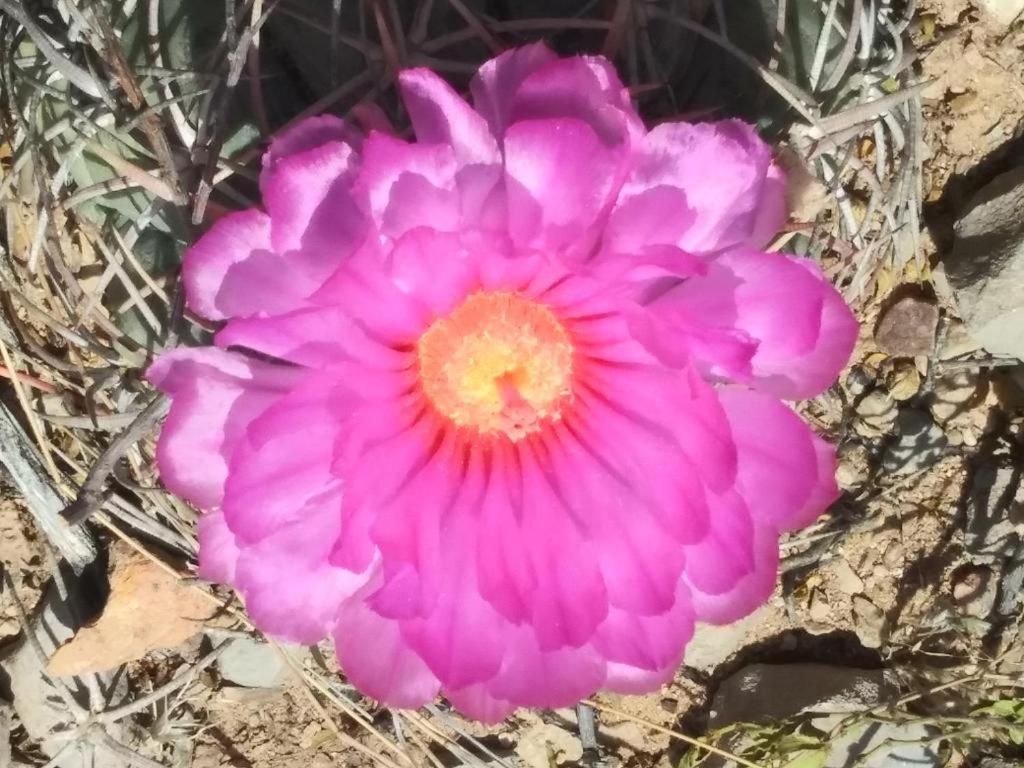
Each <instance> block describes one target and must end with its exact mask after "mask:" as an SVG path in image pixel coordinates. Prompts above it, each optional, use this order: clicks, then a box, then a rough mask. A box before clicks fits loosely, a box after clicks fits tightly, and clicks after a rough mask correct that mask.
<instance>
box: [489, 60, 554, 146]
mask: <svg viewBox="0 0 1024 768" xmlns="http://www.w3.org/2000/svg"><path fill="white" fill-rule="evenodd" d="M557 60H558V56H557V55H556V54H555V53H554V51H552V50H551V49H550V48H548V47H547V45H545V44H544V43H542V42H537V43H531V44H530V45H524V46H521V47H519V48H513V49H511V50H508V51H505V52H504V53H502V54H500V55H498V56H497V57H496V58H493V59H491V60H490V61H487V62H484V64H483V65H482V66H481V67H480V69H479V71H478V72H477V74H476V76H475V77H474V78H473V82H472V83H471V85H470V91H471V92H472V94H473V106H474V107H475V108H476V111H477V112H479V113H480V114H481V115H483V117H484V119H485V120H487V122H488V123H489V124H490V126H491V131H492V132H493V133H494V135H495V136H497V137H498V138H499V139H501V138H502V137H503V136H504V135H505V129H506V128H507V127H508V126H509V124H510V123H511V122H512V108H513V99H514V97H515V93H516V91H517V90H518V89H519V85H520V84H521V83H522V82H523V80H525V79H526V78H527V77H529V76H530V75H531V74H532V73H533V72H536V71H537V70H538V69H540V68H541V67H543V66H544V65H545V64H549V63H551V62H553V61H557Z"/></svg>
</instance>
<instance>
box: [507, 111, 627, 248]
mask: <svg viewBox="0 0 1024 768" xmlns="http://www.w3.org/2000/svg"><path fill="white" fill-rule="evenodd" d="M623 160H624V154H623V152H622V151H621V150H618V149H614V148H609V147H607V146H605V145H604V143H603V142H602V141H601V139H600V138H599V137H598V135H597V133H596V132H595V131H594V129H593V128H591V127H590V126H589V125H587V124H586V123H585V122H583V121H582V120H578V119H575V118H559V119H553V120H528V121H522V122H518V123H515V124H513V125H512V126H510V127H509V129H508V132H507V133H506V134H505V172H506V177H507V182H506V183H507V185H508V190H507V193H508V208H509V234H510V235H511V237H512V239H513V240H514V241H515V242H516V243H517V244H519V245H522V246H529V247H533V248H537V249H539V250H543V251H545V252H547V253H549V254H552V255H555V254H566V255H569V256H575V257H577V258H578V257H580V256H582V255H584V254H586V253H588V252H589V251H590V248H591V247H592V245H593V242H594V241H595V240H596V237H597V230H596V229H595V228H596V227H597V225H598V224H599V222H600V221H601V220H602V217H603V216H604V215H605V214H606V212H607V210H608V208H609V206H610V205H611V203H612V202H613V201H614V198H615V194H616V192H617V190H618V186H619V184H620V182H621V171H622V163H623Z"/></svg>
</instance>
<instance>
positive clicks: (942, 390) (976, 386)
mask: <svg viewBox="0 0 1024 768" xmlns="http://www.w3.org/2000/svg"><path fill="white" fill-rule="evenodd" d="M982 383H983V379H982V378H981V376H980V375H979V374H978V371H969V370H963V371H951V372H950V373H944V374H942V375H941V376H938V377H937V378H936V379H935V383H934V385H933V387H932V394H931V398H930V400H931V402H930V403H929V404H928V410H929V411H931V413H932V416H933V417H934V418H935V421H937V422H938V423H939V424H945V423H946V422H947V421H949V420H950V419H952V418H953V417H954V416H956V415H958V414H960V413H963V412H964V411H966V410H968V409H969V408H970V407H971V406H972V405H973V404H974V403H976V402H980V401H981V400H983V399H984V397H985V393H986V392H987V387H982V386H981V385H982Z"/></svg>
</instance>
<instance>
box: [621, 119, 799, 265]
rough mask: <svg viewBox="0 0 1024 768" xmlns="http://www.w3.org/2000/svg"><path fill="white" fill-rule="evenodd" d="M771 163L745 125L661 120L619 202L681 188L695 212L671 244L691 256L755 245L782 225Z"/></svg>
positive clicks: (766, 151)
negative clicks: (776, 225)
mask: <svg viewBox="0 0 1024 768" xmlns="http://www.w3.org/2000/svg"><path fill="white" fill-rule="evenodd" d="M771 159H772V158H771V150H770V149H769V148H768V146H767V145H766V144H765V143H764V142H763V141H761V139H760V138H759V137H758V136H757V134H756V132H755V131H754V129H753V128H752V127H751V126H749V125H746V124H745V123H742V122H739V121H736V120H731V121H725V122H721V123H703V124H697V125H694V124H689V123H663V124H662V125H659V126H657V127H656V128H654V129H653V130H652V131H651V132H650V133H649V134H648V135H647V137H646V139H645V141H644V143H643V145H642V146H641V148H640V149H639V152H638V156H637V162H636V164H635V166H634V168H633V170H632V172H631V173H630V175H629V177H628V178H627V180H626V183H625V185H624V186H623V188H622V193H621V195H620V198H619V205H620V206H622V205H628V204H629V201H630V200H631V199H632V198H633V197H634V196H636V195H640V194H643V193H645V192H648V191H649V190H652V189H656V188H658V187H671V188H675V189H677V190H679V191H681V192H682V193H683V195H684V196H685V200H686V206H687V207H688V208H689V209H690V210H691V211H692V212H693V214H694V215H693V218H692V219H691V221H690V225H689V226H688V227H687V228H686V231H685V232H684V233H682V235H681V236H680V237H679V238H678V239H676V240H674V241H672V243H671V244H672V245H677V246H679V247H680V248H682V249H683V250H685V251H689V252H691V253H711V252H718V251H722V250H724V249H726V248H730V247H734V246H739V245H749V244H751V243H752V242H754V241H757V240H758V239H759V238H760V237H762V236H763V230H764V229H765V227H767V226H769V225H771V224H774V222H775V221H776V217H777V213H776V212H777V210H778V206H779V197H780V192H781V191H782V190H781V189H780V186H779V184H777V183H776V180H775V178H773V180H772V181H771V182H769V181H768V177H769V174H770V173H771V172H770V168H771ZM783 199H784V198H783ZM661 242H664V241H661ZM758 245H763V243H758Z"/></svg>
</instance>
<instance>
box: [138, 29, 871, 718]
mask: <svg viewBox="0 0 1024 768" xmlns="http://www.w3.org/2000/svg"><path fill="white" fill-rule="evenodd" d="M401 90H402V96H403V99H404V101H405V104H406V107H407V109H408V112H409V115H410V117H411V119H412V124H413V128H414V130H415V134H416V141H415V142H409V141H404V140H402V139H400V138H397V137H396V136H393V135H389V134H388V133H383V132H370V133H369V135H367V136H365V137H363V136H361V135H359V134H358V133H357V132H356V131H355V130H353V129H352V128H351V127H350V126H348V125H346V124H344V123H343V122H341V121H340V120H337V119H335V118H333V117H319V118H315V119H312V120H308V121H306V122H304V123H302V124H300V125H298V126H296V127H295V128H294V129H292V130H290V131H287V132H285V133H284V134H283V135H281V136H280V137H278V138H277V139H276V140H275V141H274V143H273V144H272V146H271V148H270V151H269V152H268V154H267V156H266V158H265V159H264V167H263V173H262V176H261V179H260V185H261V190H262V194H263V205H264V208H263V209H262V210H256V209H253V210H247V211H243V212H240V213H236V214H232V215H230V216H228V217H226V218H224V219H223V220H221V221H219V222H218V223H217V224H216V225H215V226H214V227H213V228H212V229H211V230H210V231H209V232H208V233H207V234H206V235H205V236H204V237H202V238H201V239H200V240H199V241H198V242H197V243H196V244H195V245H194V246H193V247H192V249H191V250H190V251H189V252H188V254H187V255H186V258H185V264H184V280H185V286H186V289H187V292H188V301H189V304H190V306H191V308H192V309H193V310H194V311H196V312H198V313H199V314H201V315H204V316H205V317H207V318H209V319H211V320H217V321H225V323H224V325H223V328H221V330H220V331H219V332H218V333H217V335H216V337H215V346H213V347H203V348H196V349H178V350H175V351H173V352H169V353H167V354H165V355H163V356H161V357H160V359H159V360H157V361H156V362H155V363H154V364H153V366H152V368H150V370H149V378H150V380H151V381H152V382H153V383H154V384H156V385H157V386H158V387H160V388H161V389H163V390H164V391H165V392H167V393H169V394H170V395H171V397H172V398H173V406H172V408H171V411H170V415H169V416H168V419H167V423H166V424H165V426H164V429H163V434H162V436H161V439H160V442H159V445H158V455H157V458H158V461H159V465H160V470H161V473H162V475H163V478H164V480H165V482H166V484H167V486H168V487H169V488H170V489H171V490H173V491H175V492H176V493H178V494H180V495H182V496H183V497H185V498H186V499H188V500H190V501H192V502H193V503H195V504H196V505H197V506H199V507H201V508H202V509H203V510H205V512H206V514H205V515H204V516H203V517H202V518H201V520H200V528H199V537H200V553H199V557H200V574H201V575H202V576H203V577H205V578H208V579H211V580H214V581H221V582H226V583H229V584H231V585H233V586H234V587H235V588H236V589H237V590H238V591H239V592H240V593H241V595H242V596H243V597H244V599H245V602H246V606H247V609H248V611H249V614H250V615H251V617H252V619H253V621H254V622H255V623H256V624H257V625H258V626H259V627H261V628H262V629H263V630H265V631H266V632H267V633H269V634H271V635H274V636H277V637H280V638H284V639H288V640H293V641H298V642H303V643H312V642H315V641H318V640H320V639H322V638H324V637H325V636H328V635H332V634H333V637H334V641H335V644H336V648H337V653H338V657H339V659H340V662H341V666H342V668H343V669H344V671H345V673H346V675H347V676H348V677H349V679H350V680H351V681H352V682H353V683H354V684H355V685H357V686H358V687H359V688H360V689H361V690H362V691H364V692H365V693H366V694H368V695H370V696H372V697H374V698H377V699H380V700H382V701H384V702H386V703H388V704H390V705H392V706H396V707H415V706H418V705H421V704H423V703H425V702H427V701H429V700H431V699H432V698H433V697H435V696H436V695H437V694H438V693H439V692H440V693H443V694H444V695H445V696H446V697H447V698H448V699H449V700H450V701H451V702H452V703H453V704H454V705H455V706H456V707H457V708H458V709H460V710H461V711H463V712H465V713H466V714H468V715H470V716H473V717H476V718H479V719H481V720H486V721H495V720H498V719H500V718H502V717H504V716H505V715H506V714H507V713H509V712H510V711H511V710H513V709H514V708H516V707H558V706H566V705H570V704H572V703H574V702H575V701H577V700H578V699H580V698H581V697H584V696H587V695H590V694H592V693H594V692H595V691H597V690H599V689H604V690H612V691H621V692H640V691H649V690H652V689H654V688H656V687H657V686H658V685H660V684H661V683H663V682H665V681H667V680H669V679H670V678H671V677H672V676H673V673H674V671H675V670H676V668H677V666H678V665H679V663H680V660H681V658H682V653H683V649H684V647H685V645H686V643H687V641H688V639H689V638H690V636H691V634H692V632H693V626H694V622H695V621H706V622H715V623H720V622H728V621H732V620H734V619H736V618H738V617H740V616H743V615H744V614H746V613H748V612H749V611H751V610H753V609H754V608H755V607H756V606H757V605H759V604H760V603H761V602H763V601H764V600H765V599H766V598H767V597H768V595H769V594H770V592H771V591H772V589H773V586H774V582H775V574H776V566H777V561H778V537H779V534H780V532H781V531H786V530H792V529H794V528H798V527H800V526H803V525H806V524H807V523H809V522H810V521H812V520H814V519H815V518H816V517H817V516H818V515H819V514H820V513H821V512H822V511H823V510H824V509H825V507H826V506H827V505H828V504H829V503H830V502H831V501H832V500H833V499H834V498H835V496H836V487H835V482H834V479H833V467H834V457H833V452H832V449H831V448H830V447H829V446H828V445H827V444H826V443H824V442H823V441H822V440H820V439H819V438H818V437H816V436H815V435H814V434H813V433H812V432H811V431H810V429H808V427H807V426H806V425H805V424H804V423H803V422H802V421H801V420H800V418H798V417H797V416H796V415H795V414H794V413H793V411H792V410H790V409H789V408H788V407H787V406H786V405H784V404H783V403H782V402H780V400H779V398H801V397H808V396H811V395H814V394H816V393H818V392H820V391H822V390H823V389H824V388H825V387H827V386H828V385H829V384H830V383H831V382H832V380H833V379H834V377H835V376H836V374H837V373H838V371H839V370H840V369H841V368H842V366H843V365H844V364H845V362H846V360H847V358H848V356H849V354H850V351H851V348H852V345H853V341H854V337H855V335H856V323H855V321H854V319H853V317H852V315H851V313H850V311H849V309H848V308H847V307H846V306H845V304H844V303H843V301H842V300H841V299H840V297H839V295H838V294H837V293H836V292H835V291H834V290H833V288H832V287H831V286H830V285H829V284H828V282H827V281H826V280H825V279H824V278H823V277H822V275H821V273H820V272H819V271H818V269H817V267H816V266H815V265H813V264H812V263H809V262H806V261H803V260H800V259H797V258H793V257H790V256H785V255H782V254H777V253H764V252H762V251H761V250H759V249H761V248H763V247H764V245H765V243H766V240H767V238H768V237H769V236H771V235H772V234H773V233H774V232H775V231H776V230H777V229H778V228H779V226H780V225H781V224H782V223H783V221H784V218H785V211H784V205H783V188H784V180H783V178H782V176H781V174H780V172H779V170H778V168H777V167H776V166H775V165H774V164H773V162H772V157H771V153H770V151H769V149H768V147H767V146H765V144H763V143H762V142H761V141H760V140H759V139H758V137H757V136H756V135H755V133H754V131H753V130H752V129H751V128H750V127H749V126H747V125H745V124H742V123H739V122H723V123H714V124H701V125H690V124H686V123H670V124H665V125H660V126H658V127H656V128H654V129H653V130H651V131H647V130H646V129H645V128H644V126H643V124H642V122H641V120H640V118H639V116H638V115H637V113H636V111H635V110H634V109H633V107H632V105H631V104H630V101H629V97H628V95H627V92H626V90H625V89H624V88H623V86H622V84H621V83H620V82H619V80H618V78H617V76H616V74H615V72H614V70H613V69H612V67H611V65H610V64H609V63H608V62H607V61H605V60H604V59H602V58H593V57H591V58H588V57H576V58H567V59H560V58H557V57H556V56H555V55H554V54H553V53H552V52H551V51H550V50H549V49H548V48H546V47H544V46H543V45H532V46H528V47H525V48H520V49H518V50H513V51H509V52H507V53H505V54H502V55H501V56H499V57H498V58H496V59H494V60H492V61H489V62H488V63H486V64H485V65H484V66H483V67H482V68H481V70H480V72H479V73H478V75H477V76H476V78H475V79H474V81H473V85H472V101H473V105H472V106H470V105H469V104H467V103H466V102H465V101H464V100H463V99H462V98H461V97H460V96H459V95H458V94H457V93H456V92H455V91H454V90H453V89H452V88H451V87H449V86H448V85H447V84H446V83H445V82H444V81H442V80H441V79H439V78H438V77H437V76H436V75H435V74H433V73H432V72H429V71H426V70H421V69H416V70H409V71H406V72H404V73H402V75H401Z"/></svg>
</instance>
